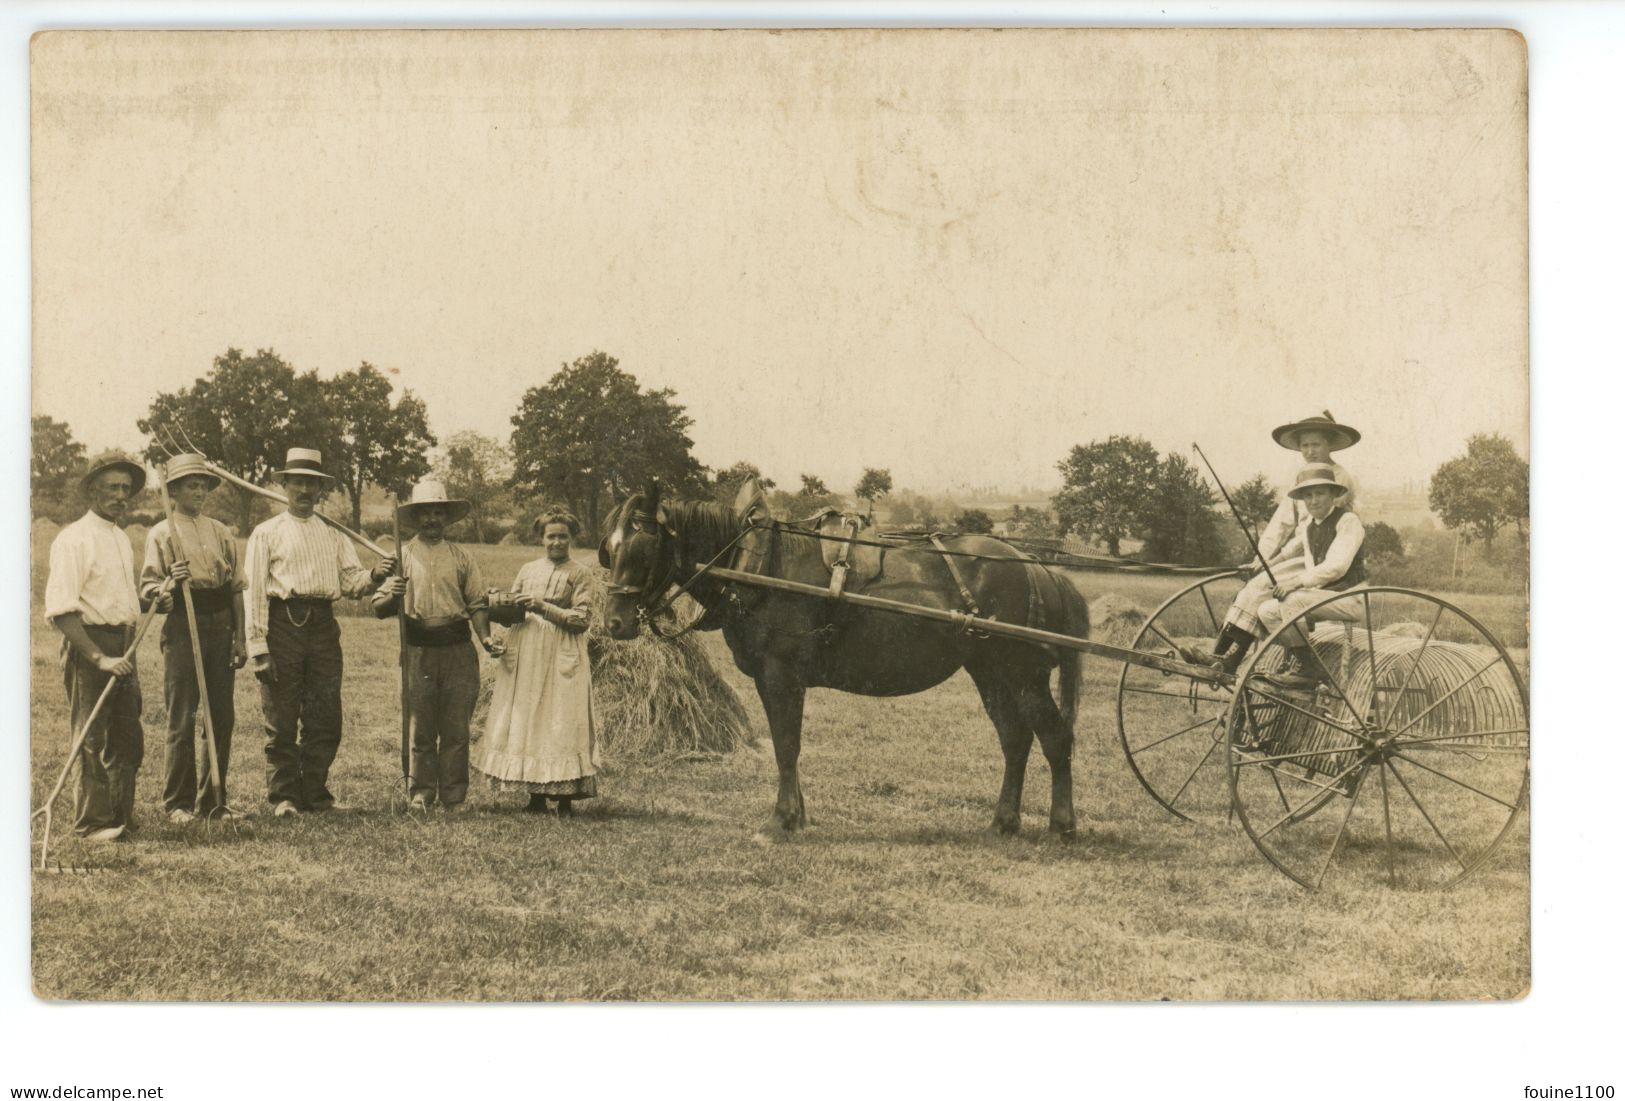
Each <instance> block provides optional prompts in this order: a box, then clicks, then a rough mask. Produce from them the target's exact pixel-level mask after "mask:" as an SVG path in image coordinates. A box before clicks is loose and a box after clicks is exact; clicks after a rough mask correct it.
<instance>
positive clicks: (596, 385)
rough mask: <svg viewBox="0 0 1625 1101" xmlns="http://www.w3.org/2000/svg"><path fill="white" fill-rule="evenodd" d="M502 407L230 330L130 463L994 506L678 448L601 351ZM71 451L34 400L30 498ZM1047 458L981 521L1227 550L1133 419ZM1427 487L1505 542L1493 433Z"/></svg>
mask: <svg viewBox="0 0 1625 1101" xmlns="http://www.w3.org/2000/svg"><path fill="white" fill-rule="evenodd" d="M510 422H511V424H512V426H513V429H512V432H511V434H510V436H509V439H508V441H507V442H506V443H503V442H502V441H500V440H498V439H495V438H493V437H491V436H487V435H484V434H482V433H479V432H474V431H462V432H457V433H455V434H453V435H451V436H450V437H448V438H447V439H446V440H445V442H444V445H443V446H442V445H441V442H440V440H439V439H438V438H437V437H436V435H435V434H434V432H433V431H432V430H431V429H430V426H429V417H428V411H427V408H426V407H425V405H424V403H423V401H422V400H421V399H420V398H418V397H417V396H416V395H415V394H413V393H412V391H410V390H403V391H401V392H400V393H399V394H396V393H395V387H394V384H393V383H392V382H391V381H390V379H389V377H388V375H387V374H386V373H385V372H383V371H380V370H379V369H378V368H377V367H375V366H373V365H372V364H370V363H367V362H363V363H361V364H360V365H359V366H358V367H356V368H355V369H354V370H351V371H347V372H343V373H340V374H338V375H335V376H333V377H331V378H326V379H324V378H321V377H319V376H318V375H317V374H316V373H315V372H314V371H304V372H300V371H298V370H296V369H295V368H294V367H293V365H291V364H289V363H287V362H286V361H285V360H283V359H282V357H281V356H279V355H278V354H277V353H276V352H275V351H274V350H272V349H260V350H258V351H257V352H255V353H254V354H253V355H251V356H250V355H245V354H244V353H243V352H242V351H241V350H240V349H237V348H229V349H227V350H226V352H225V353H224V354H223V355H220V356H217V357H215V359H214V361H213V363H212V364H211V366H210V369H209V370H208V372H207V373H206V374H204V375H203V376H202V377H200V378H198V379H196V380H195V381H194V382H193V383H192V384H191V385H190V386H186V387H183V388H181V389H179V390H176V391H173V392H161V393H159V394H157V395H155V396H154V397H153V399H152V401H151V404H150V406H149V408H148V410H147V412H146V414H145V415H144V416H142V417H140V418H139V419H138V420H137V422H136V427H137V429H138V430H139V431H140V432H141V433H143V435H145V436H146V437H147V438H148V439H149V440H150V441H151V442H150V444H149V446H148V447H147V449H146V451H145V456H144V457H145V458H146V459H147V460H148V461H149V462H152V463H154V464H157V463H161V462H162V461H163V459H164V458H165V454H166V445H167V444H168V443H169V437H170V436H173V437H174V438H175V439H176V440H178V441H185V440H190V441H191V443H192V444H193V445H195V446H196V447H198V448H199V449H201V450H202V451H203V452H204V453H206V454H207V455H208V456H209V458H210V459H212V460H213V461H214V462H216V463H217V464H219V465H220V466H221V467H223V468H224V469H226V470H228V471H230V472H231V473H233V474H235V475H237V476H239V477H241V478H243V479H245V480H246V481H249V482H253V483H255V484H264V483H265V482H266V481H268V480H269V477H270V473H271V471H273V470H276V469H278V468H279V467H280V466H281V464H282V462H283V460H284V458H285V456H286V454H287V450H288V448H289V447H295V446H304V447H316V448H318V449H320V450H321V451H322V453H323V457H324V463H325V465H326V466H327V467H328V469H329V471H330V472H331V473H332V474H333V475H334V476H335V478H336V479H337V480H338V484H339V486H340V487H341V488H342V489H343V490H344V492H345V497H346V498H347V501H348V508H349V513H350V522H351V525H352V526H355V527H363V526H365V525H363V523H362V500H363V496H364V495H365V494H366V493H367V491H368V490H370V489H371V490H380V491H382V492H384V493H387V494H389V495H391V496H394V497H396V498H397V499H399V498H403V497H404V496H406V495H407V494H408V493H409V492H410V489H411V486H412V485H413V483H415V482H417V481H418V480H419V479H421V478H423V477H425V476H426V475H428V474H429V473H431V471H432V472H434V473H435V474H437V475H438V476H439V477H440V478H441V479H442V480H443V481H445V482H446V483H447V488H448V490H449V491H450V492H451V493H452V495H454V496H457V497H462V498H465V499H467V500H468V501H469V502H470V503H471V505H472V509H471V511H470V515H469V522H470V526H471V529H472V530H471V532H470V534H471V535H472V536H473V538H474V539H475V540H476V541H480V542H487V541H494V540H495V539H497V538H499V537H500V536H502V535H504V534H506V533H507V532H508V531H509V530H510V528H509V522H510V520H511V518H512V517H513V516H514V515H515V514H516V513H528V512H530V511H534V509H535V508H536V507H539V506H540V505H541V504H542V503H560V504H564V505H565V506H567V507H568V508H569V509H570V510H571V511H572V512H574V513H575V514H576V515H577V516H578V517H579V518H580V519H581V520H582V523H583V529H584V535H585V536H586V537H587V538H589V539H596V538H597V536H598V535H599V532H600V528H601V526H602V523H603V520H604V518H605V517H606V516H607V514H608V511H609V509H610V508H612V507H613V506H614V504H615V503H616V502H617V501H619V500H622V499H624V498H625V497H626V496H627V495H628V494H630V493H633V492H636V490H637V489H638V487H640V486H642V485H643V484H645V483H646V482H647V481H648V479H649V478H651V477H656V478H659V479H660V480H661V482H662V483H663V484H664V485H666V486H668V487H669V488H670V490H671V491H672V492H673V493H675V494H677V495H680V496H687V497H703V498H708V499H713V500H716V501H719V502H722V503H725V504H731V503H733V500H734V498H735V497H736V496H737V494H738V490H739V487H740V486H741V485H743V484H744V482H745V481H746V480H747V479H749V478H755V479H756V480H757V482H758V483H759V484H760V485H761V486H762V489H763V490H764V492H766V493H767V494H768V503H769V507H770V508H771V509H772V510H773V511H774V512H775V513H777V514H780V515H789V516H803V515H812V514H814V513H816V512H818V511H820V510H822V509H825V508H836V509H845V508H847V507H849V506H851V507H856V508H857V509H858V510H859V511H862V512H867V513H868V514H869V515H871V516H873V515H874V514H875V510H876V506H877V504H879V503H880V502H882V501H884V502H885V505H886V515H885V520H886V523H887V524H888V525H889V526H891V527H897V528H903V527H920V528H925V529H928V530H937V529H943V528H951V529H954V530H958V531H964V532H991V531H993V530H995V524H996V521H995V518H994V517H993V516H991V515H989V514H988V513H987V512H985V511H983V510H980V509H960V508H959V507H958V506H957V505H956V504H955V503H954V502H953V501H952V500H951V499H948V498H941V497H931V496H928V495H924V494H919V493H915V492H912V491H910V490H907V489H898V488H896V487H895V486H894V485H893V482H892V476H891V472H890V471H889V470H887V469H882V468H865V469H864V470H863V473H862V475H861V476H860V477H859V479H858V481H857V483H856V484H855V485H853V487H852V489H851V492H850V495H849V496H848V495H847V494H843V493H841V492H838V491H836V490H833V489H831V488H830V486H829V485H828V484H827V483H826V482H825V481H824V479H823V478H821V477H819V476H818V475H816V474H812V473H802V474H800V475H799V484H797V485H794V486H780V485H778V484H777V483H775V482H774V481H773V479H771V478H766V477H764V476H763V474H762V472H761V470H760V469H759V468H758V467H756V466H755V464H753V463H751V462H749V461H744V460H741V461H739V462H735V463H734V464H732V465H731V466H728V467H725V468H722V469H718V470H710V469H708V468H707V467H705V466H704V465H703V464H701V463H700V462H699V461H698V460H697V459H696V458H695V457H694V455H693V440H692V439H691V438H690V436H689V434H688V433H689V430H690V429H691V428H692V427H693V424H694V421H693V419H692V418H691V417H690V416H689V415H688V412H687V410H686V409H685V407H684V406H683V405H682V404H680V403H679V402H678V401H677V395H676V393H675V392H674V391H672V390H671V389H645V388H643V387H642V386H641V385H640V384H639V382H638V380H637V379H636V378H635V377H634V376H633V375H632V374H630V373H628V372H627V371H625V370H623V369H622V368H621V366H620V363H619V361H618V360H617V359H616V358H615V357H614V356H611V355H608V354H606V353H604V352H602V351H594V352H592V353H591V354H589V355H586V356H582V357H580V358H578V359H576V360H575V361H573V362H571V363H567V364H561V365H560V368H559V370H558V371H556V372H555V373H554V374H553V375H552V376H550V377H549V378H547V379H546V381H544V382H541V383H539V384H538V385H535V386H532V387H530V388H529V389H527V390H526V391H525V393H524V395H523V396H522V398H521V399H520V402H519V406H518V409H517V410H516V411H515V413H514V414H513V416H512V417H511V418H510ZM437 447H438V448H439V453H438V456H437V458H436V459H434V460H431V452H433V451H434V449H436V448H437ZM84 459H85V447H84V446H83V444H81V443H80V442H79V441H76V440H75V439H74V438H73V434H72V432H71V430H70V429H69V427H68V426H67V425H66V424H63V423H61V422H59V421H55V420H53V419H52V418H50V417H48V416H35V417H34V418H33V463H32V476H33V496H34V501H33V503H34V511H35V514H36V515H48V516H55V517H56V518H58V519H66V518H68V515H69V514H70V513H72V511H73V509H74V507H75V505H76V502H75V501H74V499H73V498H74V487H75V482H76V480H77V473H78V471H79V470H80V469H82V466H83V463H84ZM1057 467H1058V469H1059V471H1060V473H1061V476H1062V487H1061V490H1060V492H1058V493H1057V494H1056V495H1055V496H1054V497H1053V498H1052V499H1051V501H1050V507H1049V508H1048V509H1044V508H1037V507H1029V506H1023V505H1019V504H1018V505H1015V506H1013V507H1012V508H1011V509H1009V510H1008V512H1007V513H1006V514H1005V515H1004V516H1003V517H1001V518H999V520H998V521H997V523H998V524H999V525H1000V530H1001V532H1002V533H1004V534H1008V535H1012V536H1016V537H1020V538H1026V539H1032V540H1038V541H1049V542H1052V543H1053V542H1058V541H1059V540H1060V539H1061V538H1063V537H1065V536H1066V535H1068V534H1072V533H1075V534H1077V535H1078V536H1080V537H1082V538H1085V539H1090V540H1094V541H1097V542H1098V543H1100V544H1102V545H1103V546H1104V548H1105V550H1106V551H1107V552H1108V553H1109V554H1111V555H1114V556H1117V555H1121V554H1122V553H1123V545H1124V543H1125V542H1126V541H1127V540H1130V539H1132V540H1135V541H1137V542H1138V543H1139V544H1140V550H1139V552H1138V557H1140V558H1142V559H1144V560H1149V561H1159V562H1180V563H1187V564H1194V565H1212V564H1223V563H1229V562H1233V561H1238V560H1239V558H1240V557H1241V556H1242V554H1241V552H1240V549H1239V548H1238V544H1240V543H1241V540H1240V537H1239V534H1238V533H1237V532H1236V530H1235V524H1234V521H1233V520H1232V519H1231V518H1230V517H1229V515H1228V511H1227V510H1223V509H1222V508H1221V506H1220V501H1219V497H1218V495H1217V494H1216V493H1215V492H1214V491H1213V489H1212V488H1211V487H1210V486H1209V484H1208V482H1207V481H1206V479H1204V477H1203V476H1202V474H1201V472H1199V471H1198V470H1197V469H1196V467H1195V466H1193V465H1192V464H1191V463H1190V462H1189V461H1188V460H1187V459H1185V457H1184V456H1182V455H1178V454H1173V453H1170V454H1167V455H1159V454H1158V452H1157V450H1156V448H1155V447H1154V446H1152V444H1151V443H1150V442H1148V441H1147V440H1145V439H1143V438H1141V437H1138V436H1118V435H1114V436H1111V437H1109V438H1107V439H1106V440H1103V441H1094V442H1091V443H1088V444H1079V445H1077V446H1075V447H1073V448H1072V449H1071V451H1070V452H1068V454H1067V455H1066V456H1065V457H1063V458H1062V459H1061V460H1060V462H1059V463H1058V464H1057ZM220 492H221V494H223V495H224V502H223V507H222V505H217V506H216V508H215V511H216V513H217V514H219V515H222V518H229V519H231V520H232V521H234V522H235V523H236V524H237V526H238V528H239V530H241V531H243V532H244V533H246V532H247V531H248V529H249V528H250V527H251V526H252V524H253V523H255V522H256V520H257V517H258V511H257V510H263V508H264V507H265V506H264V504H263V501H262V499H261V498H258V497H256V496H255V495H253V494H251V493H249V492H248V491H246V490H238V489H235V488H231V487H227V488H225V489H222V490H221V491H220ZM1231 498H1232V500H1233V502H1234V503H1235V505H1236V509H1237V511H1238V512H1239V513H1240V514H1241V516H1242V518H1243V520H1244V521H1245V522H1246V523H1247V524H1248V525H1249V526H1250V527H1251V528H1252V529H1253V530H1254V531H1256V530H1258V529H1260V528H1261V527H1262V526H1263V525H1264V524H1265V523H1266V522H1267V521H1268V519H1269V517H1270V515H1271V514H1272V513H1273V512H1274V510H1275V507H1276V504H1277V502H1278V497H1277V494H1276V490H1275V489H1274V487H1273V486H1271V484H1270V482H1269V479H1267V478H1266V477H1265V476H1264V475H1262V474H1259V475H1256V476H1255V477H1253V478H1251V479H1249V480H1248V481H1246V482H1244V483H1242V484H1241V485H1239V486H1237V487H1235V489H1234V490H1233V491H1232V493H1231ZM1428 500H1429V504H1430V506H1431V507H1432V509H1433V510H1434V512H1436V513H1437V514H1438V515H1439V517H1440V519H1441V520H1443V522H1444V523H1445V525H1446V526H1447V527H1449V528H1452V529H1455V530H1457V531H1459V532H1461V533H1463V534H1464V536H1466V537H1467V538H1469V539H1471V540H1474V541H1477V542H1481V543H1482V544H1484V545H1485V546H1486V547H1491V546H1492V545H1493V543H1494V540H1495V537H1496V535H1497V534H1498V533H1500V532H1502V531H1504V530H1506V529H1508V528H1511V529H1512V530H1514V531H1515V532H1516V533H1517V535H1518V537H1519V541H1520V545H1523V544H1524V543H1525V542H1526V540H1527V523H1528V510H1529V503H1528V502H1529V465H1528V463H1527V462H1525V461H1524V460H1523V459H1521V458H1520V457H1519V456H1518V455H1517V453H1516V451H1515V450H1514V449H1513V447H1512V444H1511V443H1510V442H1509V441H1507V440H1506V439H1505V438H1503V437H1501V436H1499V435H1475V436H1473V437H1472V438H1471V439H1470V440H1469V441H1468V444H1467V450H1466V452H1465V453H1464V454H1463V455H1460V456H1457V457H1456V458H1453V459H1451V460H1449V461H1447V462H1446V463H1444V464H1443V465H1442V466H1440V467H1439V469H1438V471H1436V472H1435V473H1434V475H1433V478H1432V480H1431V482H1430V485H1429V493H1428ZM1367 547H1368V551H1367V553H1368V557H1370V556H1376V557H1379V558H1380V557H1382V556H1388V557H1391V558H1403V555H1404V547H1403V544H1402V543H1401V541H1400V539H1399V536H1398V534H1397V533H1396V532H1394V531H1393V529H1392V528H1389V527H1388V526H1387V525H1385V524H1380V523H1379V524H1374V525H1370V530H1369V533H1368V544H1367Z"/></svg>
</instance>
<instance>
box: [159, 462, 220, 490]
mask: <svg viewBox="0 0 1625 1101" xmlns="http://www.w3.org/2000/svg"><path fill="white" fill-rule="evenodd" d="M182 478H207V479H209V488H210V489H214V488H215V487H216V486H218V485H219V484H220V476H219V475H218V474H215V473H213V472H212V471H210V470H209V460H207V459H205V458H204V457H203V456H202V455H176V456H175V457H174V458H173V459H170V460H169V462H167V463H165V464H164V485H166V486H172V485H174V484H175V483H176V482H178V481H180V480H181V479H182Z"/></svg>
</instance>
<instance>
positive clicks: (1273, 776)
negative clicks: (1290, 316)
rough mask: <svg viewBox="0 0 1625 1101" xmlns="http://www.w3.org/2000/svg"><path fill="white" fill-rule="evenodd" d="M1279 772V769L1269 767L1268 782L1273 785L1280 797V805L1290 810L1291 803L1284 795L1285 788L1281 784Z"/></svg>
mask: <svg viewBox="0 0 1625 1101" xmlns="http://www.w3.org/2000/svg"><path fill="white" fill-rule="evenodd" d="M1279 774H1280V769H1274V768H1272V769H1270V782H1271V783H1273V784H1274V785H1275V794H1277V795H1279V796H1280V797H1281V807H1282V808H1283V809H1285V810H1291V809H1292V803H1291V802H1290V801H1289V800H1288V799H1287V797H1286V789H1285V788H1283V787H1282V786H1281V777H1280V775H1279Z"/></svg>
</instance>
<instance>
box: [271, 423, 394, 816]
mask: <svg viewBox="0 0 1625 1101" xmlns="http://www.w3.org/2000/svg"><path fill="white" fill-rule="evenodd" d="M272 473H273V475H274V476H275V477H276V478H278V479H280V480H281V482H282V486H283V489H284V490H285V491H286V493H287V496H288V509H287V511H286V512H283V513H280V514H279V515H276V516H273V517H271V518H270V519H269V520H267V521H265V523H263V524H261V525H260V526H259V527H257V528H255V529H254V533H253V534H252V535H250V536H249V537H248V549H247V551H246V552H245V554H244V566H243V573H244V575H245V579H246V580H247V583H248V599H247V607H246V611H247V613H248V657H249V660H250V661H251V662H253V666H254V676H255V678H256V679H257V680H258V681H259V682H260V707H261V710H262V711H264V713H265V766H266V789H267V791H266V794H267V797H268V798H269V799H270V801H271V807H272V811H273V813H274V814H275V815H276V816H277V817H279V818H286V817H291V816H293V815H295V814H298V813H299V812H300V811H321V810H330V809H332V807H333V805H334V800H333V793H332V792H331V791H329V790H328V787H327V774H328V770H329V769H331V768H332V766H333V759H334V757H336V756H337V755H338V749H339V739H340V737H341V736H342V735H343V724H344V718H343V716H344V711H343V704H342V701H341V699H340V691H341V686H342V683H343V680H344V651H343V648H342V647H341V646H340V645H339V625H338V621H337V620H336V619H334V618H333V601H335V600H337V599H339V597H341V596H349V597H362V596H366V595H368V594H369V593H371V592H372V591H373V590H374V589H375V588H376V587H377V585H378V583H379V582H380V581H382V580H383V579H384V578H386V577H388V576H389V574H390V572H391V571H392V570H393V569H394V566H395V560H394V558H393V557H390V558H385V559H383V560H382V561H380V562H379V563H378V564H377V565H375V566H374V567H373V568H372V569H371V571H368V570H367V569H366V568H365V567H364V566H362V565H361V562H360V560H359V559H358V558H357V557H356V553H355V548H354V547H353V546H351V545H350V543H349V542H348V541H347V540H346V539H345V538H344V537H342V536H340V535H339V534H337V533H336V532H334V531H333V529H332V528H330V527H328V526H327V525H326V524H324V523H322V521H321V520H320V519H318V518H317V517H316V505H317V504H318V503H320V501H321V499H322V497H323V495H325V494H326V492H327V490H328V488H329V486H330V485H331V484H332V482H333V477H332V475H330V474H328V473H327V472H326V471H324V470H323V469H322V453H321V452H320V451H315V450H312V449H310V448H305V447H293V448H289V449H288V458H287V462H286V463H285V464H284V465H283V468H282V469H281V470H277V471H273V472H272Z"/></svg>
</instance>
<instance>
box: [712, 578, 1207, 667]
mask: <svg viewBox="0 0 1625 1101" xmlns="http://www.w3.org/2000/svg"><path fill="white" fill-rule="evenodd" d="M706 573H707V575H709V576H711V577H715V578H718V579H720V580H722V581H736V582H739V583H740V584H743V585H755V586H758V587H760V588H764V589H776V590H778V591H779V592H786V593H797V594H799V595H801V596H811V597H817V598H819V599H822V600H834V601H837V602H839V603H841V604H854V605H856V606H858V607H860V608H873V609H875V610H876V611H879V612H892V613H895V614H897V615H906V616H912V617H914V618H916V619H930V620H935V621H936V622H938V623H947V624H951V625H953V626H955V627H958V628H960V629H962V630H975V631H980V632H982V633H984V634H989V635H999V636H1001V637H1004V638H1015V639H1021V640H1022V641H1024V642H1037V643H1041V644H1043V645H1045V646H1059V647H1061V648H1063V649H1067V650H1077V651H1079V652H1080V653H1085V654H1098V655H1100V656H1101V657H1105V658H1111V659H1112V660H1114V661H1124V662H1128V663H1129V664H1131V665H1143V666H1146V667H1147V668H1150V669H1160V670H1161V671H1162V672H1164V673H1173V674H1176V675H1177V676H1182V677H1190V678H1192V679H1193V680H1201V681H1209V682H1212V683H1215V684H1217V683H1219V682H1220V681H1223V680H1225V679H1226V677H1225V674H1223V673H1220V672H1219V671H1218V670H1216V669H1214V668H1212V667H1211V666H1207V665H1190V664H1187V663H1186V662H1183V661H1176V660H1174V659H1173V658H1165V657H1163V656H1162V655H1160V654H1149V653H1146V652H1145V651H1144V650H1131V649H1129V648H1127V647H1124V646H1112V645H1109V644H1108V643H1104V642H1095V641H1093V640H1091V639H1086V638H1077V637H1075V636H1073V635H1063V634H1059V633H1057V632H1055V631H1043V630H1040V629H1038V628H1037V627H1023V626H1021V625H1019V624H1016V623H1001V622H999V621H998V620H996V619H988V618H986V617H984V616H973V615H969V614H967V613H965V612H953V611H949V610H948V609H946V608H928V607H926V606H925V605H923V604H910V603H907V602H906V601H902V600H887V599H886V598H885V597H881V596H865V595H864V594H862V593H852V592H845V591H843V592H841V593H840V594H838V595H837V594H836V593H833V592H831V591H830V590H829V589H828V588H826V587H825V586H823V585H804V584H802V583H801V582H799V581H787V580H785V579H784V578H782V577H769V576H767V575H765V574H759V573H745V572H743V571H741V570H730V569H726V568H725V567H722V566H713V567H712V568H711V569H709V570H707V571H706Z"/></svg>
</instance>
